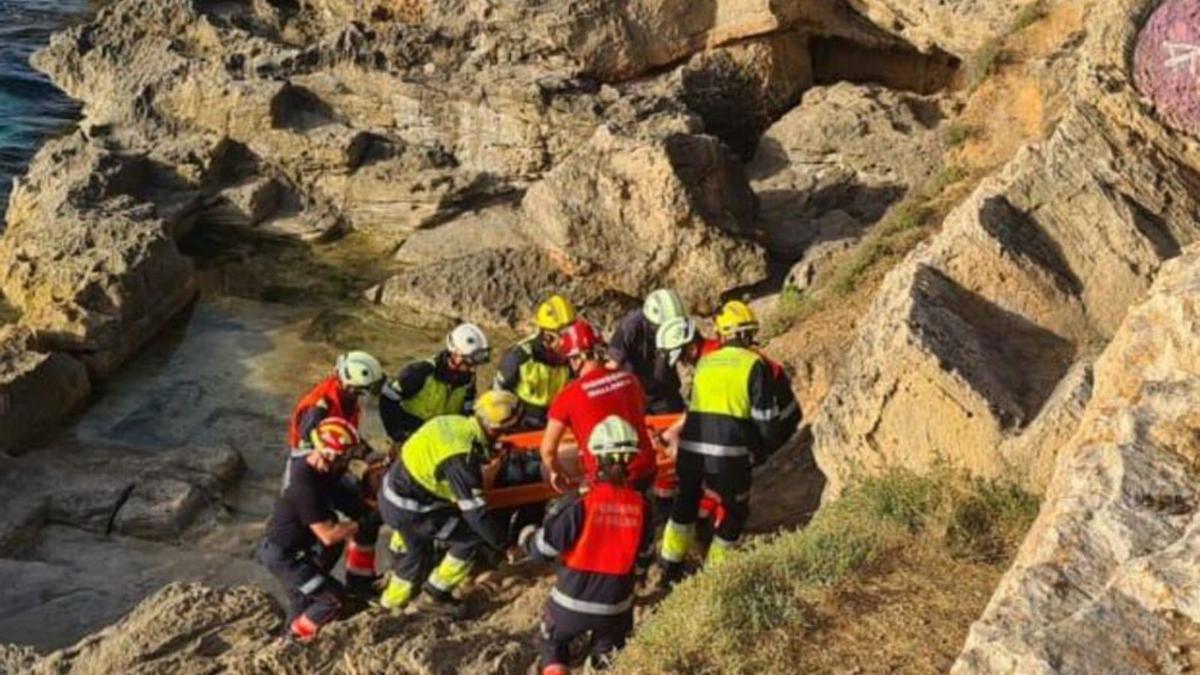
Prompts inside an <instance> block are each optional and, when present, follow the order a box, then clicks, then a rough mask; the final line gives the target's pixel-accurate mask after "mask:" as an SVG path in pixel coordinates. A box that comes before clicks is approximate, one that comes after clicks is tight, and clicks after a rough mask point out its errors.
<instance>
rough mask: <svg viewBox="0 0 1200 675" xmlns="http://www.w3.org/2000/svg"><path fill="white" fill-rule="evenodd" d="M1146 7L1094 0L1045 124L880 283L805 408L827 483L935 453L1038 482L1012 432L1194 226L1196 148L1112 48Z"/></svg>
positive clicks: (927, 459)
mask: <svg viewBox="0 0 1200 675" xmlns="http://www.w3.org/2000/svg"><path fill="white" fill-rule="evenodd" d="M1147 4H1148V3H1146V2H1134V1H1133V0H1126V1H1123V2H1120V3H1109V4H1106V5H1105V6H1104V8H1103V9H1102V10H1097V11H1096V16H1094V17H1093V18H1092V20H1091V21H1090V24H1091V25H1094V26H1095V29H1094V30H1092V31H1091V32H1090V33H1089V35H1088V39H1087V42H1086V43H1085V44H1084V45H1083V46H1082V47H1081V50H1080V53H1079V57H1078V58H1079V59H1080V64H1079V67H1078V68H1077V69H1076V71H1075V72H1076V74H1077V75H1076V77H1077V79H1076V80H1075V82H1074V84H1073V85H1072V86H1071V89H1070V94H1069V97H1070V100H1071V101H1072V104H1071V106H1070V107H1069V108H1068V109H1067V110H1066V111H1065V112H1064V114H1063V117H1062V119H1061V121H1060V123H1059V125H1058V127H1057V129H1056V130H1055V131H1054V133H1053V134H1052V135H1051V136H1050V138H1049V139H1048V140H1046V141H1044V142H1042V143H1039V144H1035V145H1031V146H1028V147H1026V148H1024V149H1023V150H1022V151H1021V152H1020V153H1018V155H1017V157H1016V158H1015V159H1014V160H1013V161H1012V162H1011V163H1010V164H1009V165H1008V166H1007V167H1005V169H1004V170H1002V171H1001V172H1000V173H999V174H997V175H995V176H993V177H991V178H989V179H987V180H985V181H984V182H983V183H981V184H980V185H979V187H978V188H977V189H976V191H975V192H974V194H972V195H971V196H970V197H969V198H968V199H966V200H965V201H964V202H963V203H962V204H960V205H959V206H958V207H957V208H955V210H954V211H952V212H951V214H950V215H949V217H948V218H947V220H946V222H945V224H944V225H943V228H942V231H941V233H940V234H939V235H938V236H936V237H935V238H934V239H932V240H931V241H930V242H929V243H928V244H927V245H925V246H923V247H922V248H920V249H918V250H917V251H916V252H914V253H913V254H912V255H910V257H909V258H908V260H906V261H905V263H903V264H902V265H900V266H899V267H898V268H896V269H895V270H893V271H892V273H890V274H889V276H888V277H887V279H886V280H885V282H884V285H883V287H882V289H881V290H880V293H879V295H878V296H877V298H876V300H875V302H874V305H873V307H872V309H871V311H870V312H869V314H868V315H867V316H866V317H864V319H863V321H862V324H861V328H860V331H859V335H858V337H857V339H856V342H855V344H854V346H853V347H852V349H851V352H850V355H849V357H848V358H847V360H846V364H847V367H846V368H844V369H843V370H842V371H841V373H840V374H839V376H838V378H837V380H836V381H835V383H834V386H833V388H832V389H831V391H830V393H829V396H828V397H827V399H826V403H825V405H824V406H823V407H822V409H821V410H820V411H819V413H818V415H817V419H816V420H815V422H814V435H815V439H816V442H815V455H816V458H817V461H818V463H819V464H820V466H821V468H822V470H823V471H825V473H826V474H827V476H829V479H830V490H828V491H827V492H828V494H829V495H830V496H832V495H834V494H836V493H837V492H838V489H839V488H840V486H841V484H843V482H844V481H845V480H846V478H847V477H848V476H849V475H850V474H851V473H852V472H853V471H854V470H855V467H860V468H866V469H868V470H869V469H873V468H877V467H879V466H881V465H886V464H901V465H905V466H910V467H914V468H924V467H927V466H929V465H930V463H931V462H933V461H935V460H946V461H948V462H949V463H951V464H952V465H956V466H961V467H965V468H968V469H970V470H972V471H974V472H976V473H978V474H980V475H984V476H995V477H1004V478H1007V479H1010V480H1016V481H1018V482H1022V483H1025V484H1026V485H1027V486H1028V487H1030V488H1032V489H1037V488H1038V485H1037V484H1036V483H1037V482H1038V480H1037V479H1036V478H1035V476H1037V475H1039V474H1043V478H1044V471H1043V470H1042V469H1038V468H1037V467H1039V466H1044V464H1043V460H1038V461H1036V462H1031V461H1030V459H1031V458H1030V457H1029V456H1028V455H1025V456H1022V457H1019V458H1018V457H1010V456H1006V455H1004V454H1003V452H1004V450H1005V449H1006V448H1007V449H1011V448H1016V447H1020V446H1019V445H1012V444H1009V441H1011V439H1013V438H1014V437H1017V436H1019V435H1021V434H1022V433H1023V432H1024V431H1025V429H1026V428H1027V427H1029V425H1030V424H1033V423H1034V421H1035V420H1036V419H1037V417H1038V416H1039V414H1042V413H1043V410H1044V409H1046V404H1047V401H1050V400H1051V398H1052V394H1053V393H1054V390H1055V388H1056V387H1057V386H1058V384H1059V381H1060V380H1061V379H1062V377H1063V376H1065V375H1066V374H1067V373H1068V372H1069V369H1070V366H1071V364H1072V363H1074V362H1075V361H1076V359H1077V356H1078V355H1080V353H1081V352H1083V351H1084V350H1085V349H1086V348H1087V347H1088V346H1089V345H1091V344H1094V343H1095V341H1096V340H1097V339H1103V338H1105V337H1107V336H1110V335H1112V334H1113V331H1115V330H1116V328H1117V326H1118V325H1119V324H1120V323H1121V321H1122V319H1123V317H1124V316H1125V312H1126V310H1127V308H1128V307H1129V305H1130V304H1131V303H1132V302H1134V301H1135V300H1137V299H1138V298H1139V297H1141V296H1142V295H1143V294H1144V293H1145V291H1146V289H1147V288H1148V287H1149V285H1150V282H1151V280H1152V279H1153V277H1154V276H1155V274H1157V272H1158V270H1159V268H1160V266H1161V265H1162V263H1163V261H1164V260H1167V259H1169V258H1171V257H1173V256H1175V255H1177V254H1178V253H1179V250H1180V248H1181V247H1182V246H1184V245H1186V244H1188V243H1189V242H1192V241H1195V240H1196V239H1197V237H1198V235H1200V229H1198V228H1197V222H1198V221H1197V218H1196V215H1197V214H1198V213H1200V197H1198V195H1197V193H1196V191H1195V189H1194V188H1193V187H1191V186H1192V185H1194V175H1195V174H1194V172H1195V169H1194V167H1196V166H1200V151H1198V149H1197V146H1196V145H1195V143H1194V142H1193V141H1191V140H1189V139H1187V138H1186V137H1181V136H1179V135H1178V134H1176V133H1173V132H1171V131H1169V130H1168V129H1166V128H1165V127H1164V126H1163V125H1162V123H1161V122H1160V121H1159V120H1157V119H1156V118H1154V117H1153V114H1152V111H1151V110H1149V109H1147V108H1145V107H1144V106H1143V104H1142V103H1141V98H1140V96H1139V94H1138V92H1137V91H1136V90H1135V89H1134V87H1133V84H1132V82H1131V79H1132V78H1131V77H1130V73H1129V72H1128V65H1127V64H1126V63H1125V62H1124V61H1123V60H1122V59H1121V57H1120V54H1121V53H1122V50H1123V49H1125V48H1130V49H1131V48H1132V44H1133V42H1134V39H1135V36H1136V32H1137V25H1136V24H1137V19H1136V17H1137V16H1138V15H1139V13H1140V12H1142V11H1143V9H1144V8H1145V6H1147ZM1132 147H1136V148H1137V151H1136V152H1130V151H1129V148H1132ZM1013 364H1020V365H1019V367H1013ZM1047 410H1049V409H1047ZM1049 414H1057V413H1055V412H1050V413H1049ZM1051 452H1052V451H1051Z"/></svg>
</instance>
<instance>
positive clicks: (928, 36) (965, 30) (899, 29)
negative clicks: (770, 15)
mask: <svg viewBox="0 0 1200 675" xmlns="http://www.w3.org/2000/svg"><path fill="white" fill-rule="evenodd" d="M848 1H849V4H850V6H851V7H853V8H854V9H856V10H858V11H859V12H861V13H862V14H863V15H864V16H866V17H867V18H868V19H870V20H871V21H872V22H873V23H874V24H875V25H877V26H880V27H882V28H884V29H885V30H889V31H892V32H894V33H895V34H896V35H898V36H900V37H901V38H904V39H905V40H907V41H908V42H910V43H912V44H913V45H915V46H916V47H917V48H918V49H920V50H922V51H930V50H933V49H940V50H942V51H946V52H949V53H951V54H954V55H955V56H958V57H960V58H966V57H968V56H970V55H971V54H972V53H973V52H975V51H976V50H978V49H980V48H981V47H983V46H984V45H985V44H987V43H988V41H989V40H992V39H994V38H996V37H998V36H1001V35H1003V34H1004V33H1005V32H1006V31H1007V30H1008V29H1009V27H1010V26H1012V25H1013V22H1014V21H1015V20H1016V19H1017V17H1018V15H1019V14H1020V13H1021V10H1022V9H1023V8H1025V7H1026V6H1027V5H1030V4H1032V3H1033V0H999V1H996V0H949V1H947V0H848Z"/></svg>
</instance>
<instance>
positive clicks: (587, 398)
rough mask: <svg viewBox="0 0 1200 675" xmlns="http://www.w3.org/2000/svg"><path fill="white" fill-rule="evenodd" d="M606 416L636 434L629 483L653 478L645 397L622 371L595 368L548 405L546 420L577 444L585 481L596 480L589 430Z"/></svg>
mask: <svg viewBox="0 0 1200 675" xmlns="http://www.w3.org/2000/svg"><path fill="white" fill-rule="evenodd" d="M609 415H617V416H619V417H620V418H621V419H623V420H625V421H626V422H629V424H631V425H632V426H633V428H634V429H636V430H637V433H638V439H640V442H639V443H638V455H637V457H635V458H634V459H633V461H632V462H630V463H629V478H630V481H631V482H635V483H636V482H640V481H642V480H648V479H650V478H652V477H653V476H654V471H655V469H656V460H655V452H654V444H653V443H652V442H651V441H650V434H649V432H647V431H646V417H645V415H646V395H645V394H644V393H643V392H642V385H641V383H639V382H638V379H637V377H636V376H634V375H632V374H630V373H627V372H625V371H621V370H617V371H613V370H608V369H607V368H596V369H595V370H593V371H591V372H589V373H587V374H586V375H584V376H583V377H580V378H579V379H577V380H575V381H573V382H571V383H570V384H568V385H567V386H566V388H565V389H563V390H562V391H561V392H559V394H558V396H557V397H555V399H554V403H552V404H551V405H550V412H549V414H548V416H549V418H550V419H552V420H557V421H559V422H561V423H562V424H564V425H565V426H566V427H567V428H568V429H570V430H571V433H572V434H574V435H575V439H576V441H578V443H579V457H580V460H581V461H582V462H583V469H584V475H585V476H586V477H587V479H588V480H591V479H593V478H594V477H595V476H596V458H595V457H593V456H592V453H591V451H590V450H588V449H587V439H588V438H590V437H591V435H592V429H594V428H596V425H597V424H600V423H601V422H603V421H604V418H606V417H608V416H609Z"/></svg>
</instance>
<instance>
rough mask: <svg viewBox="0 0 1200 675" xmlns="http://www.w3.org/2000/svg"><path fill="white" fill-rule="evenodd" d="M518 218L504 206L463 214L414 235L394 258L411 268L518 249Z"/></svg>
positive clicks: (398, 250)
mask: <svg viewBox="0 0 1200 675" xmlns="http://www.w3.org/2000/svg"><path fill="white" fill-rule="evenodd" d="M519 215H520V210H519V209H518V208H517V207H516V206H514V205H512V204H506V203H501V204H498V205H495V206H487V207H485V208H482V209H479V210H476V211H469V212H467V213H463V214H462V215H460V216H458V217H456V218H453V219H452V220H450V221H448V222H446V223H443V224H440V225H437V226H436V227H432V228H428V229H423V230H417V231H416V232H413V233H412V234H411V235H409V236H408V237H407V238H406V239H405V240H404V243H403V244H401V246H400V248H399V249H397V250H396V255H395V256H394V258H395V259H396V260H397V261H399V262H403V263H408V264H411V265H427V264H432V263H437V262H441V261H444V260H450V259H452V258H459V257H462V256H464V255H467V254H470V253H477V252H480V251H485V250H491V249H498V248H518V247H520V245H521V236H520V235H519V234H517V229H516V221H517V218H518V217H519Z"/></svg>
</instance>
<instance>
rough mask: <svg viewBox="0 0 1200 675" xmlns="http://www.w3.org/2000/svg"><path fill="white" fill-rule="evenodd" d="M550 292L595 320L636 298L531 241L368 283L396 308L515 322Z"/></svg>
mask: <svg viewBox="0 0 1200 675" xmlns="http://www.w3.org/2000/svg"><path fill="white" fill-rule="evenodd" d="M552 293H561V294H563V295H565V296H567V297H569V298H571V300H572V302H574V303H576V304H577V305H578V306H579V307H581V308H583V311H584V312H585V313H586V314H587V316H588V318H590V319H592V320H595V321H598V322H601V323H608V322H610V321H611V320H613V319H614V318H616V317H619V316H620V314H621V312H623V311H625V310H627V309H629V308H630V307H632V306H633V305H634V304H635V302H636V301H634V300H633V299H631V298H625V297H621V296H620V295H618V294H614V293H606V292H604V291H603V289H600V288H598V287H597V286H595V285H593V284H590V283H588V282H587V280H585V279H572V278H570V277H568V276H567V275H565V274H563V273H562V272H561V271H560V270H559V269H558V268H557V267H556V266H555V265H554V263H553V262H552V261H551V260H550V259H549V258H548V256H547V255H546V253H545V252H544V251H542V250H540V249H538V248H533V247H526V248H495V249H490V250H484V251H480V252H477V253H472V254H468V255H465V256H460V257H457V258H451V259H446V260H441V261H438V262H435V263H432V264H429V265H425V266H422V267H418V268H416V269H413V270H409V271H407V272H402V273H400V274H398V275H396V276H394V277H392V278H391V279H388V280H387V281H385V282H384V283H383V284H381V285H380V286H379V287H378V288H375V289H372V290H371V291H370V292H369V299H370V300H372V301H374V302H378V303H379V304H381V305H384V306H387V307H392V308H397V309H400V310H408V311H412V312H416V311H421V312H426V313H434V314H438V315H441V316H443V317H446V318H450V319H455V320H457V319H460V318H463V317H470V318H471V320H472V321H476V322H479V323H481V324H484V325H489V326H496V327H503V328H517V327H523V326H524V325H525V323H526V322H527V320H528V319H529V318H530V317H532V315H533V311H534V309H536V308H537V306H538V304H539V303H541V302H542V301H543V300H545V299H546V298H547V297H548V296H549V295H550V294H552ZM416 318H417V317H416V316H415V315H414V316H412V317H411V318H410V320H413V319H416Z"/></svg>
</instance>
